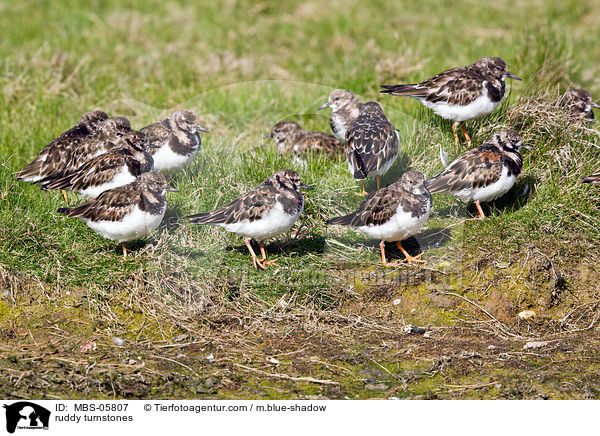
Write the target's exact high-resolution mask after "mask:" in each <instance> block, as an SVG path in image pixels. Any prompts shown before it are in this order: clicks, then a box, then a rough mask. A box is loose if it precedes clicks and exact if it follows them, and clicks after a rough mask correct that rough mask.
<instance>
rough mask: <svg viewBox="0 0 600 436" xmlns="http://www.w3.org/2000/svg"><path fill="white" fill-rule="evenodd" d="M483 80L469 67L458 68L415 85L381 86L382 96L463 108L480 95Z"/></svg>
mask: <svg viewBox="0 0 600 436" xmlns="http://www.w3.org/2000/svg"><path fill="white" fill-rule="evenodd" d="M482 83H483V78H482V76H481V74H480V73H479V72H478V71H477V70H475V69H472V68H469V67H458V68H452V69H450V70H446V71H444V72H442V73H439V74H436V75H435V76H433V77H431V78H429V79H427V80H425V81H423V82H421V83H415V84H408V85H382V88H384V89H385V90H384V91H381V92H382V93H384V94H390V95H401V96H405V97H412V98H418V99H421V100H426V101H429V102H431V103H447V104H451V105H458V106H465V105H467V104H469V103H471V102H473V101H474V100H475V99H476V98H477V97H479V96H480V95H481V89H482Z"/></svg>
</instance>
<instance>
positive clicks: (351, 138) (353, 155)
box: [345, 117, 399, 180]
mask: <svg viewBox="0 0 600 436" xmlns="http://www.w3.org/2000/svg"><path fill="white" fill-rule="evenodd" d="M398 145H399V144H398V134H397V132H396V129H394V126H392V125H391V124H390V123H389V122H388V121H387V120H385V119H379V118H375V119H373V118H363V117H359V118H357V120H356V121H355V122H354V123H353V124H352V126H351V127H350V129H348V132H347V133H346V148H345V150H346V159H347V160H348V162H349V163H350V164H351V165H352V166H353V168H354V178H355V179H358V180H361V179H364V178H366V177H367V176H368V174H369V173H371V172H373V171H376V170H378V169H380V168H382V167H383V165H384V164H385V163H386V162H388V161H389V159H391V158H392V157H393V156H395V155H396V154H397V153H398Z"/></svg>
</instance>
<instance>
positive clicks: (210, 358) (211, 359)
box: [205, 353, 215, 362]
mask: <svg viewBox="0 0 600 436" xmlns="http://www.w3.org/2000/svg"><path fill="white" fill-rule="evenodd" d="M205 359H206V360H208V361H209V362H210V361H213V360H215V355H214V354H213V353H210V354H209V355H208V356H206V357H205Z"/></svg>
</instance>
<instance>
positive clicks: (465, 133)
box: [460, 124, 471, 145]
mask: <svg viewBox="0 0 600 436" xmlns="http://www.w3.org/2000/svg"><path fill="white" fill-rule="evenodd" d="M460 128H461V129H462V132H463V135H465V139H466V140H467V144H469V145H471V137H470V136H469V134H468V133H467V128H466V127H465V125H464V124H461V125H460Z"/></svg>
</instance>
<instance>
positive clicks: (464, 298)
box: [436, 291, 527, 340]
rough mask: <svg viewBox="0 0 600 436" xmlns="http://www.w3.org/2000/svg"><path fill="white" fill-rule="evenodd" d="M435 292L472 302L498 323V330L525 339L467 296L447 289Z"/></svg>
mask: <svg viewBox="0 0 600 436" xmlns="http://www.w3.org/2000/svg"><path fill="white" fill-rule="evenodd" d="M436 292H439V293H440V294H444V295H452V296H453V297H458V298H460V299H461V300H464V301H466V302H467V303H469V304H472V305H473V306H475V307H476V308H478V309H479V310H481V311H482V312H483V313H485V314H486V315H487V316H489V317H490V319H491V320H493V321H494V322H495V323H496V324H498V327H499V328H500V330H503V333H504V334H507V335H509V336H512V337H513V338H518V339H523V340H525V339H527V338H526V337H524V336H521V335H516V334H514V333H512V332H511V331H510V330H509V328H508V327H506V326H505V325H504V324H502V323H501V322H500V321H498V320H497V319H496V318H495V317H494V316H493V315H492V314H491V313H489V312H488V311H487V310H485V309H484V308H483V307H481V306H480V305H479V304H477V303H475V302H474V301H471V300H469V299H468V298H467V297H463V296H462V295H460V294H456V293H454V292H447V291H436Z"/></svg>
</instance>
